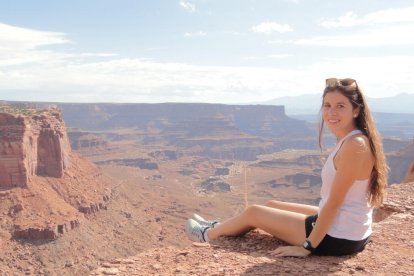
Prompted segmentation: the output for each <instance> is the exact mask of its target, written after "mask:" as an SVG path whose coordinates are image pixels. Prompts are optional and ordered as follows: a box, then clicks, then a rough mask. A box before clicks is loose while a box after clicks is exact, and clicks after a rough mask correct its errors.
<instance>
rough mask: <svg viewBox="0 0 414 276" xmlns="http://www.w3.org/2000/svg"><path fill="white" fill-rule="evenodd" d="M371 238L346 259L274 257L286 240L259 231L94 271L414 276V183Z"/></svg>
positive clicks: (401, 187)
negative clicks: (365, 245) (270, 252)
mask: <svg viewBox="0 0 414 276" xmlns="http://www.w3.org/2000/svg"><path fill="white" fill-rule="evenodd" d="M376 220H377V222H376V223H375V224H374V227H373V229H374V232H373V235H372V239H371V242H370V243H369V244H368V245H367V247H366V248H365V250H364V251H363V252H361V253H358V254H356V255H351V256H344V257H320V256H310V257H306V258H294V257H285V258H274V257H272V256H270V254H269V251H271V250H273V249H275V248H276V247H278V246H281V245H284V244H283V243H282V242H280V241H278V240H276V239H275V238H272V237H271V236H269V235H267V234H265V233H261V232H258V231H254V232H251V233H249V234H248V235H246V236H244V237H239V238H223V239H220V240H219V241H216V242H214V243H212V244H200V243H193V244H192V246H190V247H187V248H185V249H178V248H174V247H167V248H156V249H152V250H149V251H146V252H143V253H140V254H139V255H136V256H134V257H130V258H127V259H114V260H108V261H105V262H102V264H101V265H100V267H99V268H98V269H96V270H95V271H93V272H92V273H91V275H182V276H183V275H328V274H332V275H413V274H414V229H413V228H412V225H414V183H413V182H412V183H405V184H397V185H393V186H392V187H391V188H390V189H389V197H388V199H387V202H386V204H385V205H384V207H383V208H382V209H381V210H379V212H377V215H376Z"/></svg>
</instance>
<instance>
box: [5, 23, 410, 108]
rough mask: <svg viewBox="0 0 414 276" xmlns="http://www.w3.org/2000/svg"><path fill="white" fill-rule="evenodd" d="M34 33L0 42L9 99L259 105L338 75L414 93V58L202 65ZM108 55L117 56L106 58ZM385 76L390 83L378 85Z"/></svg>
mask: <svg viewBox="0 0 414 276" xmlns="http://www.w3.org/2000/svg"><path fill="white" fill-rule="evenodd" d="M24 31H28V32H30V31H31V30H28V29H25V30H24ZM394 31H395V30H394ZM405 31H407V30H405ZM34 32H35V33H36V34H38V33H42V34H43V35H44V36H43V35H41V36H40V38H39V37H38V38H36V39H27V38H22V39H26V42H21V41H17V42H16V39H15V38H13V37H12V38H10V37H9V38H5V37H6V36H5V35H4V34H2V41H3V42H5V45H8V46H7V47H8V48H5V46H3V44H0V47H3V48H2V49H5V51H4V52H3V51H0V55H1V57H0V61H1V62H0V65H2V66H1V67H0V76H1V77H0V94H1V97H2V99H6V100H34V101H72V102H166V101H180V102H220V103H234V102H235V101H237V102H251V101H262V100H268V99H272V98H276V97H278V96H285V95H301V94H307V93H318V92H320V91H321V90H322V89H323V82H324V81H323V80H324V79H325V78H327V77H332V76H334V77H353V78H356V79H357V80H358V82H359V83H361V84H362V86H365V87H366V88H367V93H368V95H369V96H375V97H381V96H391V95H392V94H397V93H401V92H409V93H410V92H412V91H414V83H413V82H412V72H414V56H388V57H371V58H344V59H331V60H323V61H320V62H318V63H315V64H312V65H308V66H304V65H302V66H300V67H295V68H292V67H291V68H289V69H287V68H270V67H247V66H244V67H242V66H198V65H190V64H185V63H166V62H157V61H154V60H148V59H137V58H135V59H129V58H120V57H117V56H115V55H114V54H111V53H83V54H70V53H65V52H61V51H58V50H45V48H44V47H42V50H39V49H38V48H37V47H38V45H42V46H47V45H49V44H55V43H64V42H65V41H67V40H66V39H65V36H64V35H63V34H58V35H57V36H55V33H53V34H50V33H47V32H37V31H34ZM362 35H363V34H360V36H362ZM45 37H46V38H45ZM407 37H408V36H407ZM392 38H393V37H392ZM341 39H342V41H340V42H341V43H343V40H344V39H345V38H344V37H342V38H341ZM393 39H394V38H393ZM408 39H411V38H407V41H408ZM13 43H16V45H18V46H19V47H17V48H19V50H18V51H14V50H13V48H14V47H13ZM107 56H109V57H110V59H107V58H105V57H107ZM272 56H273V57H272ZM272 56H269V57H267V58H284V57H288V54H278V55H276V54H275V55H272ZM93 57H98V58H99V59H93ZM262 58H266V57H262ZM4 59H5V60H4ZM96 60H100V61H96ZM28 62H31V63H32V65H33V66H28V65H31V64H28ZM9 65H21V66H9ZM34 69H35V70H34ZM378 79H381V80H382V81H381V82H378Z"/></svg>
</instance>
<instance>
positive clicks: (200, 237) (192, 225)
mask: <svg viewBox="0 0 414 276" xmlns="http://www.w3.org/2000/svg"><path fill="white" fill-rule="evenodd" d="M209 228H211V227H209V226H204V225H201V224H200V223H198V222H197V221H195V220H193V219H188V220H187V223H186V224H185V233H186V234H187V236H188V238H189V239H190V240H192V241H195V242H206V240H205V239H204V233H205V232H206V231H207V229H209Z"/></svg>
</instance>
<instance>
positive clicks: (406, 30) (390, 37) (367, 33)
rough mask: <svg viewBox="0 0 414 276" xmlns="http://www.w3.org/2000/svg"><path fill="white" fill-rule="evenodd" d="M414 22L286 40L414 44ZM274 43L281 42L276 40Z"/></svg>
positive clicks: (319, 43)
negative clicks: (348, 32)
mask: <svg viewBox="0 0 414 276" xmlns="http://www.w3.org/2000/svg"><path fill="white" fill-rule="evenodd" d="M413 33H414V24H410V25H400V26H393V27H384V28H376V29H372V30H362V31H359V32H354V33H352V34H344V35H331V36H317V37H312V38H305V39H299V40H294V41H286V43H293V44H298V45H306V46H330V47H378V46H389V45H412V44H414V36H413V35H411V34H413ZM274 43H281V41H275V42H274Z"/></svg>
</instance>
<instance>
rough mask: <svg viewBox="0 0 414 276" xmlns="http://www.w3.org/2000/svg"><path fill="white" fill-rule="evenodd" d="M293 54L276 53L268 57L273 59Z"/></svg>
mask: <svg viewBox="0 0 414 276" xmlns="http://www.w3.org/2000/svg"><path fill="white" fill-rule="evenodd" d="M291 56H293V55H291V54H278V55H270V56H268V58H274V59H283V58H288V57H291Z"/></svg>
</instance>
